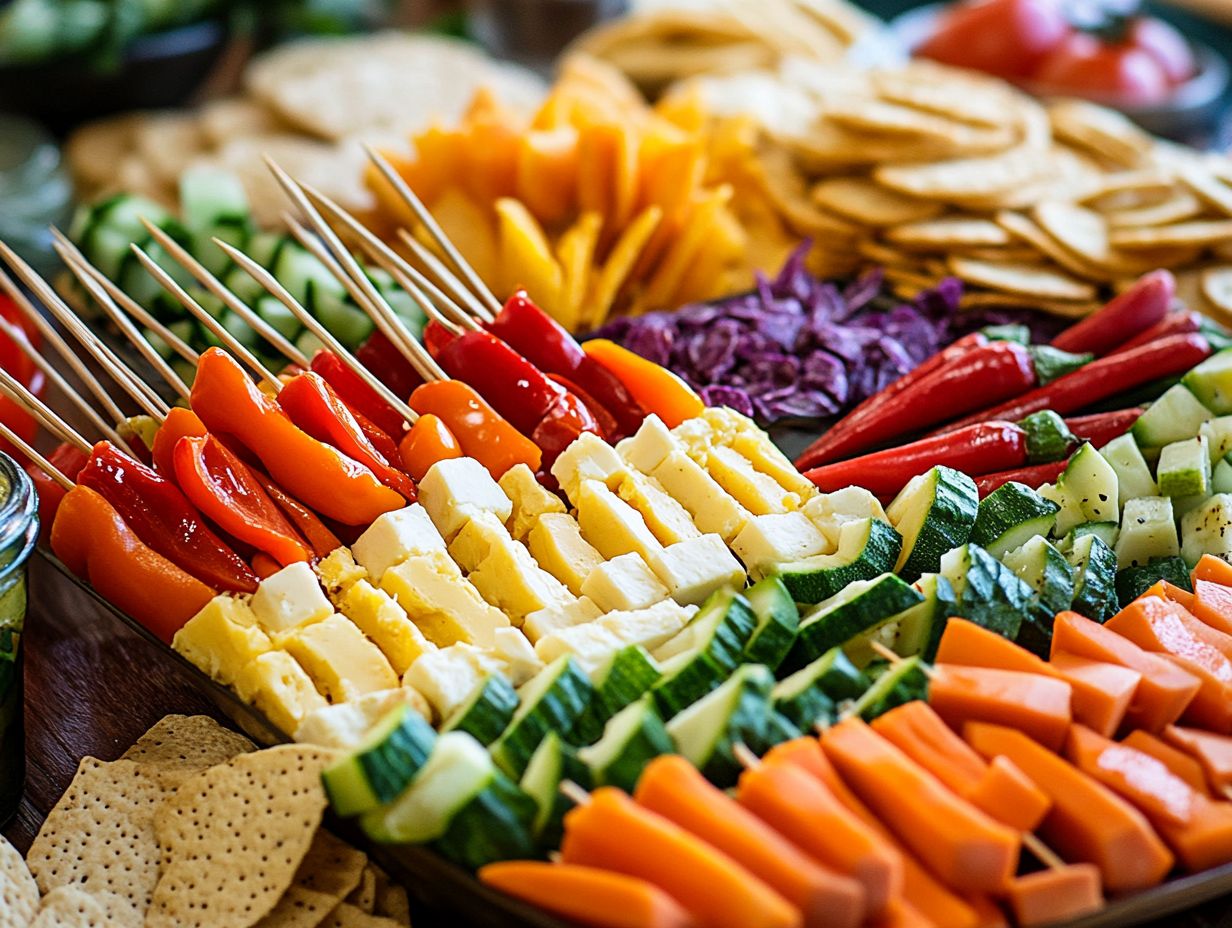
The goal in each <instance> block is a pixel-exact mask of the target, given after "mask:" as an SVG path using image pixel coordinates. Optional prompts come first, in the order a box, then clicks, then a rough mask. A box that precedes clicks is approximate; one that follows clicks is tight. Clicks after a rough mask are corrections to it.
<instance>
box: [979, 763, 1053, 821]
mask: <svg viewBox="0 0 1232 928" xmlns="http://www.w3.org/2000/svg"><path fill="white" fill-rule="evenodd" d="M963 795H964V798H965V799H966V800H967V801H968V802H970V803H971V804H972V805H973V806H975V807H976V808H977V809H983V810H984V811H985V812H987V813H988V814H989V815H991V816H992V817H993V818H995V819H996V820H997V821H999V822H1001V823H1003V824H1005V825H1008V826H1009V827H1011V828H1013V829H1014V830H1015V831H1035V829H1037V828H1039V826H1040V822H1042V821H1043V820H1044V816H1045V815H1047V814H1048V810H1049V809H1050V808H1051V807H1052V800H1051V799H1049V798H1048V794H1047V793H1045V792H1044V791H1043V790H1042V789H1040V788H1039V787H1038V786H1036V785H1035V781H1033V780H1032V779H1031V778H1030V777H1029V776H1027V775H1026V774H1025V773H1023V772H1022V771H1021V770H1020V769H1019V768H1018V765H1017V764H1015V763H1014V762H1013V761H1012V760H1010V759H1009V758H1008V757H994V758H993V759H992V762H991V763H990V764H989V765H988V770H987V771H986V772H985V773H984V776H982V777H981V778H980V779H979V780H977V781H976V782H974V783H972V784H971V786H970V788H968V789H967V791H966V793H964V794H963Z"/></svg>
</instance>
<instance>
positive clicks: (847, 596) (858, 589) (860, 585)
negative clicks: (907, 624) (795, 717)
mask: <svg viewBox="0 0 1232 928" xmlns="http://www.w3.org/2000/svg"><path fill="white" fill-rule="evenodd" d="M923 599H924V597H923V596H922V595H920V593H919V591H918V590H915V589H912V588H911V587H910V586H909V585H908V584H907V583H905V582H904V581H903V580H902V579H901V578H900V577H897V576H895V575H894V574H889V573H887V574H882V575H881V576H880V577H878V578H876V579H875V580H858V581H856V582H855V583H852V584H850V585H849V586H848V587H847V588H846V589H845V590H843V592H841V593H839V594H838V595H836V596H833V597H831V598H830V599H828V600H826V601H825V602H824V603H822V604H821V605H819V606H817V608H815V609H813V610H812V611H811V612H809V613H808V614H807V615H805V616H804V617H803V618H802V619H801V620H800V631H799V633H798V635H797V637H796V644H795V647H794V648H792V652H791V654H790V656H789V657H788V659H787V663H788V664H789V665H790V666H791V667H803V666H804V665H805V664H807V663H809V662H811V661H814V660H816V659H817V658H818V657H820V656H821V655H823V654H825V653H826V652H827V651H829V650H830V649H831V648H836V647H839V646H840V645H843V644H845V643H847V642H848V641H850V640H851V639H852V638H855V637H856V636H857V635H863V634H866V633H867V632H870V631H873V630H875V629H877V628H880V627H881V626H883V625H885V624H886V623H887V622H889V621H891V620H892V619H893V618H894V617H895V616H896V615H898V614H900V613H902V612H904V611H905V610H907V609H910V608H911V607H912V606H915V605H918V604H919V603H921V602H923Z"/></svg>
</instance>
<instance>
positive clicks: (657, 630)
mask: <svg viewBox="0 0 1232 928" xmlns="http://www.w3.org/2000/svg"><path fill="white" fill-rule="evenodd" d="M695 615H697V606H682V605H680V604H679V603H676V602H673V601H672V600H670V599H666V600H664V601H663V602H661V603H655V604H654V605H653V606H647V607H646V608H645V609H629V610H623V609H622V610H617V611H616V612H609V613H608V614H607V615H605V616H604V617H603V618H601V619H599V622H598V624H599V625H601V626H603V627H604V628H606V629H608V630H609V631H611V632H612V633H613V634H615V635H616V636H617V637H618V638H619V639H620V640H621V642H622V646H624V647H627V646H628V645H633V644H640V645H641V646H642V647H644V648H645V649H646V650H647V651H653V650H654V649H655V648H657V647H659V645H661V644H664V643H666V642H667V641H668V640H669V639H671V638H673V637H675V635H676V634H677V633H679V632H680V631H681V630H682V629H683V628H684V627H685V626H686V625H688V624H689V621H690V620H691V619H692V618H693V616H695Z"/></svg>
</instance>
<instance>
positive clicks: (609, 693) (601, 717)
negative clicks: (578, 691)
mask: <svg viewBox="0 0 1232 928" xmlns="http://www.w3.org/2000/svg"><path fill="white" fill-rule="evenodd" d="M662 676H663V672H662V671H661V670H660V669H659V665H658V664H657V663H656V662H655V660H654V658H652V657H651V656H650V655H649V654H648V653H646V649H645V648H643V647H642V646H641V645H637V644H634V645H629V646H628V647H626V648H621V649H620V650H619V651H617V652H616V653H615V654H613V655H612V656H611V657H610V658H609V659H608V660H607V662H606V663H604V664H603V665H602V666H601V667H599V669H598V670H596V671H595V673H594V674H592V676H591V683H593V684H594V687H595V695H594V696H593V697H591V700H590V705H589V706H587V707H586V711H585V712H584V713H583V714H582V717H581V719H579V720H578V724H577V729H576V731H577V738H576V739H575V740H576V741H577V743H578V744H590V743H591V742H593V741H596V740H597V739H598V738H599V737H600V736H601V735H602V734H603V726H604V724H606V722H607V720H608V719H610V718H611V717H612V716H613V715H615V714H616V713H617V712H619V711H620V710H621V709H623V708H624V707H625V706H627V705H629V704H630V703H632V702H635V701H636V700H638V699H640V698H641V697H642V696H643V695H645V694H646V693H648V692H650V688H651V687H652V686H654V685H655V684H656V683H657V682H658V681H659V680H660V679H661V678H662Z"/></svg>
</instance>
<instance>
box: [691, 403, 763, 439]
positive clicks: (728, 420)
mask: <svg viewBox="0 0 1232 928" xmlns="http://www.w3.org/2000/svg"><path fill="white" fill-rule="evenodd" d="M699 418H700V419H701V420H702V421H703V422H705V423H706V424H707V425H709V426H710V428H711V429H712V430H713V431H714V440H715V444H719V445H731V444H733V443H734V442H735V440H736V439H737V438H739V437H740V436H741V435H765V434H766V433H765V432H763V431H762V430H761V429H760V428H758V427H757V423H756V422H754V421H753V420H752V419H750V418H749V417H748V416H746V415H744V414H743V413H739V412H736V410H734V409H732V408H731V407H730V406H707V407H706V408H705V409H704V410H703V411H702V414H701V416H699Z"/></svg>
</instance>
